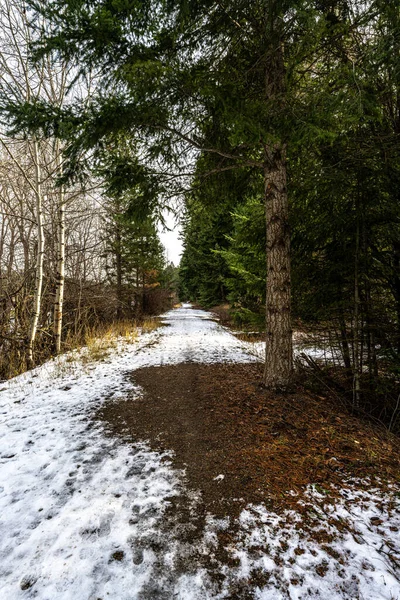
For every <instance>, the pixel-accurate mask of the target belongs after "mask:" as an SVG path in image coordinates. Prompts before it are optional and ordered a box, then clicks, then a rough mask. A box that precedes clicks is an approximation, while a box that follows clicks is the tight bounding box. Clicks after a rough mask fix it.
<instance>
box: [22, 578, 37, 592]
mask: <svg viewBox="0 0 400 600" xmlns="http://www.w3.org/2000/svg"><path fill="white" fill-rule="evenodd" d="M35 583H36V579H35V577H32V576H30V575H26V576H25V577H23V578H22V579H21V581H20V584H19V587H20V588H21V590H29V589H30V588H31V587H32V586H34V585H35Z"/></svg>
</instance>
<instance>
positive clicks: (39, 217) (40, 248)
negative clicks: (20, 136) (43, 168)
mask: <svg viewBox="0 0 400 600" xmlns="http://www.w3.org/2000/svg"><path fill="white" fill-rule="evenodd" d="M33 156H34V161H35V195H36V223H37V235H38V240H37V256H36V276H35V294H34V299H33V314H32V322H31V329H30V332H29V339H28V365H29V366H30V367H32V366H33V345H34V343H35V338H36V332H37V327H38V322H39V316H40V308H41V301H42V286H43V258H44V227H43V207H42V190H41V181H40V180H41V173H40V162H39V161H40V158H39V144H38V142H37V141H36V140H35V141H34V142H33Z"/></svg>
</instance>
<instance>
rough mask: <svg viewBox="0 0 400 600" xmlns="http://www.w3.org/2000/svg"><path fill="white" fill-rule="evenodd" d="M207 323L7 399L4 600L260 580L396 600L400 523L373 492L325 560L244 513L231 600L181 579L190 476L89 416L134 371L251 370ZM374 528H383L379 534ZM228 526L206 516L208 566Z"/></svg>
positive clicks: (194, 322) (37, 378)
mask: <svg viewBox="0 0 400 600" xmlns="http://www.w3.org/2000/svg"><path fill="white" fill-rule="evenodd" d="M209 317H210V315H209V314H208V313H206V312H204V311H199V310H193V309H191V308H190V306H189V305H184V306H183V307H182V308H180V309H177V310H174V311H170V312H169V313H167V314H166V315H165V316H164V319H163V321H164V322H165V324H166V327H162V328H160V329H158V330H157V331H154V332H152V333H150V334H146V335H143V336H141V337H140V339H139V341H138V342H137V343H134V344H127V343H125V342H123V341H121V342H120V343H119V344H118V347H117V348H116V349H113V350H111V351H110V353H109V355H108V356H107V357H106V358H105V359H104V360H103V361H99V362H96V363H90V362H88V363H87V362H84V361H82V360H80V356H81V355H82V354H84V351H83V352H81V353H79V352H75V353H69V354H67V355H65V356H63V357H61V358H59V359H57V360H53V361H49V362H48V363H46V364H45V365H43V366H41V367H39V368H37V369H35V370H33V371H31V372H29V373H26V374H24V375H21V376H19V377H17V378H15V379H13V380H11V381H10V382H7V383H5V384H3V385H2V386H1V388H0V598H1V599H2V600H3V599H4V600H20V599H33V598H35V599H37V600H99V599H101V600H105V599H106V598H110V599H113V600H145V599H147V600H156V599H158V598H164V599H165V600H169V599H172V598H177V599H179V600H195V599H196V598H198V599H199V600H200V599H201V600H206V599H208V598H209V599H213V600H217V599H218V598H221V599H222V598H229V597H230V594H231V592H230V589H231V587H232V585H233V586H234V585H236V583H238V585H239V584H240V585H241V584H243V583H244V584H245V585H246V578H247V577H248V576H249V574H250V573H251V574H253V573H254V572H255V571H257V572H262V573H263V576H264V581H265V582H266V581H267V580H268V578H269V582H268V583H265V584H264V585H261V584H260V586H259V588H258V591H257V594H258V596H257V597H258V598H260V599H263V600H266V599H268V600H269V599H270V598H271V599H272V598H273V599H274V600H279V598H293V599H295V598H296V599H297V598H298V599H300V598H304V599H306V598H314V597H319V598H324V599H326V598H328V597H329V598H332V600H336V599H346V598H347V599H350V598H351V599H353V598H354V599H355V598H360V599H364V600H379V599H380V598H382V599H388V600H389V599H392V600H394V599H396V598H400V585H399V583H398V578H397V579H396V575H395V568H396V564H397V566H398V565H399V564H400V557H399V556H398V553H399V550H398V548H399V547H400V544H399V539H398V536H399V534H398V529H399V527H400V523H399V521H398V517H397V516H396V515H395V513H394V512H393V511H392V513H393V514H391V516H390V520H388V514H387V512H388V510H389V508H387V502H386V501H385V499H382V498H380V497H379V493H378V492H377V491H375V492H371V493H370V494H362V497H360V498H359V499H358V500H359V501H357V502H351V509H350V508H349V502H350V500H352V499H351V498H347V499H346V498H345V497H343V502H342V503H341V504H340V507H339V509H338V510H339V511H340V512H339V513H338V514H337V515H336V517H335V518H336V519H341V520H342V521H341V522H347V521H351V523H352V526H351V528H350V529H346V530H345V533H342V539H341V541H340V540H339V541H336V542H332V544H331V546H332V548H331V553H329V552H328V551H327V550H326V549H325V550H324V549H321V548H320V547H319V546H318V545H317V544H316V542H315V541H312V539H311V538H310V539H308V537H307V536H308V533H306V532H302V530H301V527H300V525H299V523H296V522H295V521H296V517H295V516H294V515H293V514H291V513H287V514H286V515H280V516H278V515H274V514H270V513H268V512H267V511H266V509H265V508H264V507H262V506H254V507H248V509H247V510H246V511H244V512H243V513H242V515H241V518H240V522H241V528H240V530H239V534H238V542H237V544H236V545H235V547H234V548H232V553H233V554H234V555H236V556H237V558H238V561H239V567H238V568H237V569H231V570H230V571H227V570H226V567H221V569H222V568H223V569H225V572H226V576H227V580H226V584H225V587H223V589H219V590H218V591H217V589H216V588H215V587H214V586H213V584H212V583H211V580H210V579H209V577H208V576H207V574H206V573H205V571H204V570H202V569H200V568H198V569H197V570H196V569H195V570H193V569H192V570H189V569H188V571H187V572H186V573H185V572H182V568H180V569H175V568H174V567H173V565H174V562H176V557H177V556H178V555H183V556H184V554H185V552H187V551H188V549H187V548H186V549H182V547H180V541H179V535H178V533H177V531H176V530H174V528H171V529H170V530H169V531H168V530H166V529H165V527H164V520H165V519H166V513H167V511H168V507H169V505H170V503H171V501H172V500H173V498H174V496H177V495H178V494H181V493H182V477H181V475H182V474H181V473H179V472H177V471H176V470H174V469H173V468H172V465H171V461H170V456H168V455H167V454H160V453H157V452H153V451H151V450H150V448H149V447H148V446H147V445H146V443H144V442H143V441H141V440H130V441H131V442H133V443H130V444H129V445H128V444H124V443H123V442H121V440H117V439H112V438H110V437H108V436H106V435H105V432H104V430H103V428H102V426H101V424H96V423H95V422H94V421H93V420H92V418H91V417H92V415H93V413H94V412H95V411H96V410H97V409H98V408H99V406H100V405H101V403H102V402H103V401H104V400H105V399H106V398H109V397H110V396H113V397H115V398H118V397H124V398H127V397H132V396H134V390H132V387H133V386H132V383H131V382H130V381H129V378H128V377H127V373H129V372H131V371H132V370H134V369H137V368H140V367H144V366H152V365H154V366H156V365H162V364H177V363H179V362H184V361H186V362H187V361H198V362H205V363H212V362H225V361H226V362H247V361H252V360H256V358H255V357H254V356H250V355H249V354H248V353H247V351H248V348H249V346H248V345H247V344H245V343H242V342H240V341H239V340H238V339H236V338H235V337H234V336H232V335H231V334H230V333H229V332H228V331H226V330H225V329H223V328H222V327H220V326H219V325H217V324H216V323H215V322H214V321H211V320H209ZM310 493H315V491H314V492H310ZM343 493H345V492H343ZM192 495H193V507H194V508H193V510H195V506H196V495H195V494H192ZM385 507H386V508H385ZM315 510H316V511H317V509H315ZM327 510H328V509H327ZM385 511H386V512H385ZM371 515H372V516H376V515H378V516H379V517H380V519H382V520H383V523H382V524H379V527H377V526H376V525H371ZM324 519H325V521H326V527H328V526H329V527H334V524H332V518H330V520H329V519H328V517H327V516H326V517H325V516H324V517H321V516H319V517H318V526H319V525H321V523H322V522H323V520H324ZM380 519H379V520H380ZM325 521H324V522H325ZM328 521H329V522H328ZM224 527H226V523H223V522H217V521H216V520H214V519H212V517H211V516H210V518H209V519H208V522H207V526H206V528H205V531H204V534H203V537H202V539H199V541H198V551H199V553H200V554H201V553H203V554H205V553H212V552H214V550H215V547H216V544H217V536H216V531H217V529H218V528H224ZM316 527H317V525H316ZM390 527H391V528H392V529H390ZM354 531H355V532H356V533H354ZM282 544H283V545H282ZM181 545H182V544H181ZM278 546H279V547H281V551H280V556H277V555H276V548H278ZM393 546H394V547H393ZM298 547H300V553H297V552H298V551H296V548H298ZM396 547H397V550H396ZM302 550H304V552H302ZM335 553H336V554H335ZM318 561H319V562H318ZM324 561H325V562H327V565H326V564H325V562H324ZM396 561H397V563H396ZM317 562H318V565H319V564H320V563H321V564H322V565H323V566H322V567H321V569H322V570H321V569H317V566H318V565H317ZM340 565H342V566H340ZM277 567H278V568H277ZM316 569H317V570H316ZM340 570H341V571H342V572H340ZM322 571H324V573H325V574H324V575H321V573H322ZM318 572H319V573H320V574H319V573H318ZM397 577H398V575H397ZM235 582H236V583H235ZM296 582H297V583H296ZM318 590H322V591H320V593H319V596H318Z"/></svg>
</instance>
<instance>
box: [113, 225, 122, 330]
mask: <svg viewBox="0 0 400 600" xmlns="http://www.w3.org/2000/svg"><path fill="white" fill-rule="evenodd" d="M115 265H116V272H117V273H116V274H117V319H121V318H122V240H121V228H120V225H119V223H117V225H116V232H115Z"/></svg>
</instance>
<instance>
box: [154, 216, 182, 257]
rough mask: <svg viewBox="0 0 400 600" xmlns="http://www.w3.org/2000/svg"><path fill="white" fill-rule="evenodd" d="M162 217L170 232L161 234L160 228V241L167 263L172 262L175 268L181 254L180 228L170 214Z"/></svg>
mask: <svg viewBox="0 0 400 600" xmlns="http://www.w3.org/2000/svg"><path fill="white" fill-rule="evenodd" d="M164 217H165V222H166V224H167V226H168V228H169V229H171V231H164V232H163V231H162V229H161V228H160V229H159V233H160V239H161V242H162V244H163V245H164V247H165V250H166V253H167V259H168V261H171V262H173V263H174V265H175V266H176V267H177V266H178V265H179V262H180V260H181V254H182V241H181V240H180V239H179V237H178V236H179V235H180V233H181V226H180V224H179V223H177V222H176V218H175V217H174V216H173V215H171V214H170V213H169V214H166V215H164Z"/></svg>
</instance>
